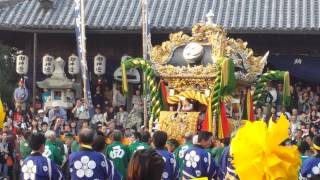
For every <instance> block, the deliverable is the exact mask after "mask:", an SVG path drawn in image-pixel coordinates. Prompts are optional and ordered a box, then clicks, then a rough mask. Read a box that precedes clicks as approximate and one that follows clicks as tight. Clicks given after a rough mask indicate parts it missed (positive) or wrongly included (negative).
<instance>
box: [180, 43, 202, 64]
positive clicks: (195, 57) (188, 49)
mask: <svg viewBox="0 0 320 180" xmlns="http://www.w3.org/2000/svg"><path fill="white" fill-rule="evenodd" d="M203 54H204V48H203V46H201V45H200V44H199V43H195V42H191V43H189V44H187V45H186V46H185V47H184V50H183V58H184V59H185V60H186V61H187V62H188V63H189V64H195V63H197V62H198V61H199V60H200V59H201V58H202V56H203Z"/></svg>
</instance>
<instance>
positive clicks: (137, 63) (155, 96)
mask: <svg viewBox="0 0 320 180" xmlns="http://www.w3.org/2000/svg"><path fill="white" fill-rule="evenodd" d="M121 65H122V66H125V69H131V68H141V69H142V70H143V72H144V74H145V75H146V78H145V79H146V81H145V82H144V86H143V87H144V90H143V91H144V92H145V88H146V86H149V89H150V97H151V117H150V120H149V130H150V131H151V130H152V128H153V127H154V126H153V123H154V122H158V121H159V116H160V92H159V91H158V90H157V87H158V86H157V84H156V81H155V79H156V78H155V77H156V76H155V73H154V70H153V68H152V66H151V65H150V64H149V63H148V61H146V60H144V59H142V58H132V59H126V60H124V61H122V62H121Z"/></svg>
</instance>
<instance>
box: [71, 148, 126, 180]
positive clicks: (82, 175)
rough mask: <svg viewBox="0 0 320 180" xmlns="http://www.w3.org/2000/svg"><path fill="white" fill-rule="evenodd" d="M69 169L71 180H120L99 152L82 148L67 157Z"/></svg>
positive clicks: (112, 167)
mask: <svg viewBox="0 0 320 180" xmlns="http://www.w3.org/2000/svg"><path fill="white" fill-rule="evenodd" d="M69 168H70V173H71V179H72V180H80V179H86V180H89V179H90V180H91V179H97V180H105V179H108V180H121V179H122V177H121V176H120V174H119V173H118V172H117V171H116V170H115V168H114V166H113V164H112V162H111V161H110V160H107V159H106V157H105V156H104V155H103V154H102V153H99V152H95V151H93V150H91V149H86V148H82V149H81V150H80V151H79V152H74V153H72V154H71V155H70V156H69Z"/></svg>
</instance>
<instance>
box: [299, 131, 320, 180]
mask: <svg viewBox="0 0 320 180" xmlns="http://www.w3.org/2000/svg"><path fill="white" fill-rule="evenodd" d="M313 148H314V149H315V150H316V154H315V156H314V157H310V158H309V159H307V160H305V161H304V162H303V164H302V166H301V170H300V178H301V179H320V166H319V164H320V136H319V135H318V136H316V137H314V138H313Z"/></svg>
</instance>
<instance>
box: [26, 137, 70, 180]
mask: <svg viewBox="0 0 320 180" xmlns="http://www.w3.org/2000/svg"><path fill="white" fill-rule="evenodd" d="M45 142H46V138H45V137H44V135H43V134H41V133H37V134H32V135H31V136H30V141H29V146H30V147H31V149H32V152H31V155H30V156H28V157H27V158H26V159H25V160H24V161H23V164H22V166H21V179H23V180H44V179H50V180H61V179H64V178H63V176H62V173H61V172H60V170H59V168H58V166H57V165H56V164H55V163H54V162H53V161H51V160H50V159H49V158H47V157H44V156H42V155H41V154H42V153H43V152H44V149H45V145H44V144H45Z"/></svg>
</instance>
